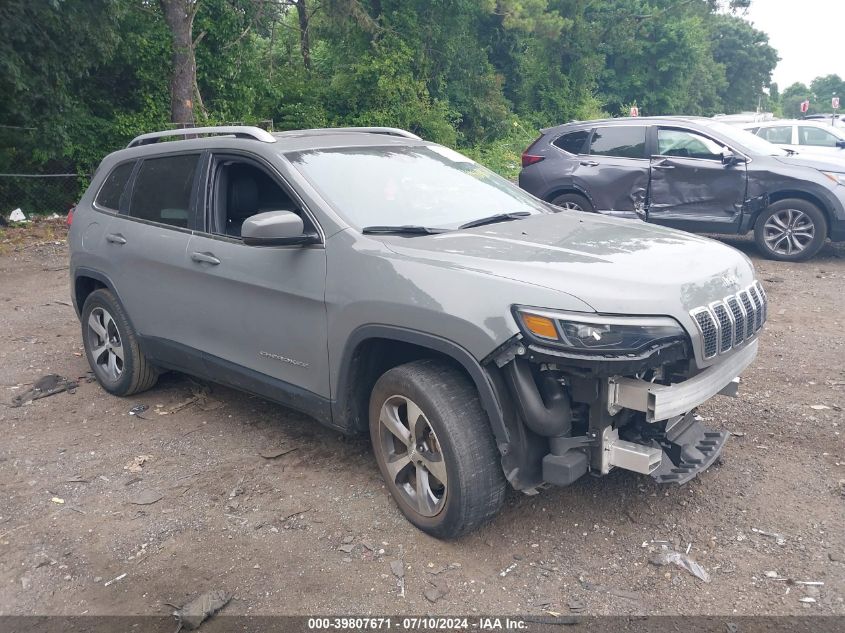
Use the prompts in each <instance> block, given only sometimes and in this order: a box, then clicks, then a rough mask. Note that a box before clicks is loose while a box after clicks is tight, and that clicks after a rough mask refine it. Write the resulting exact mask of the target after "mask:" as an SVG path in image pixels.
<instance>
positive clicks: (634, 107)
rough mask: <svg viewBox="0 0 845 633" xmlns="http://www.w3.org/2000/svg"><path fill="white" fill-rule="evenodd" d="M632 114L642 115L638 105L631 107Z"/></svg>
mask: <svg viewBox="0 0 845 633" xmlns="http://www.w3.org/2000/svg"><path fill="white" fill-rule="evenodd" d="M631 116H640V109H639V108H638V107H637V106H632V107H631Z"/></svg>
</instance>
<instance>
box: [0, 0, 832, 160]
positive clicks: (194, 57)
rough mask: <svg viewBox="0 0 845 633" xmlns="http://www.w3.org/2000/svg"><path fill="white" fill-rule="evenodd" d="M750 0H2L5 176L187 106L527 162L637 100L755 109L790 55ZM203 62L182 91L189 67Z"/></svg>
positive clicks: (90, 147)
mask: <svg viewBox="0 0 845 633" xmlns="http://www.w3.org/2000/svg"><path fill="white" fill-rule="evenodd" d="M747 4H748V0H733V1H732V2H727V1H721V2H720V1H719V0H602V1H601V2H597V1H596V0H4V1H3V2H2V3H0V93H2V94H3V99H2V100H0V125H2V126H3V127H0V172H8V171H18V172H19V171H24V170H31V171H68V170H70V171H74V172H77V173H80V174H87V173H90V171H91V169H92V168H93V167H94V166H96V164H97V162H98V161H99V159H100V158H101V157H102V156H103V155H104V154H105V153H107V152H108V151H110V150H112V149H114V148H117V147H120V146H121V145H123V144H124V143H125V142H126V140H127V139H128V138H130V137H131V136H132V135H134V134H137V133H140V132H143V131H148V130H151V129H155V128H163V127H166V126H167V125H168V124H170V121H171V119H173V120H176V121H178V122H184V121H185V117H188V118H193V120H194V122H196V123H206V122H209V123H214V122H224V121H225V122H235V121H242V122H262V121H265V122H267V123H268V124H269V123H270V122H272V125H273V126H274V127H275V129H287V128H301V127H309V126H330V125H390V126H397V127H403V128H407V129H410V130H413V131H415V132H417V133H419V134H421V135H422V136H424V137H426V138H430V139H433V140H436V141H440V142H443V143H447V144H450V145H455V146H458V147H461V148H462V149H464V150H465V151H467V152H469V153H471V154H473V155H474V156H476V157H477V158H479V159H481V160H483V161H485V162H487V163H488V164H490V165H491V166H492V167H493V168H495V169H499V170H500V171H503V172H511V173H512V171H513V169H514V167H515V165H516V163H517V161H518V154H519V152H520V151H521V150H522V149H523V148H524V146H525V145H526V144H527V143H528V142H529V141H530V140H531V139H532V138H534V136H535V135H536V130H537V128H538V127H542V126H546V125H551V124H556V123H560V122H563V121H567V120H570V119H583V118H588V117H596V116H600V115H603V114H607V115H611V116H618V115H620V114H626V113H627V112H628V109H629V108H630V106H631V105H634V104H636V105H637V106H639V108H640V112H641V113H642V114H669V113H684V114H704V115H710V114H715V113H717V112H730V111H736V110H741V109H754V108H755V107H756V106H757V105H758V102H760V100H761V99H762V98H763V95H764V92H765V91H766V89H767V88H768V84H769V80H770V76H771V71H772V69H773V68H774V66H775V64H776V63H777V53H776V51H775V50H774V49H773V48H772V47H771V46H769V44H768V38H767V37H766V35H765V34H763V33H761V32H759V31H756V30H755V29H754V28H753V27H751V26H750V25H749V24H748V23H747V22H745V21H744V20H743V19H742V16H741V10H742V7H743V6H747ZM180 20H181V21H182V24H181V26H180V25H179V24H178V23H179V21H180ZM183 27H184V28H183ZM180 29H181V31H180ZM177 31H179V32H178V33H177ZM180 38H181V39H180ZM185 42H187V44H185ZM180 55H181V57H180ZM194 64H195V68H196V79H195V81H194V80H193V79H190V80H189V81H190V82H191V85H185V84H184V83H183V84H182V91H181V92H180V93H179V95H181V96H180V97H179V99H178V103H176V104H174V103H171V93H172V85H171V84H172V82H173V78H174V69H175V70H185V71H186V72H187V71H189V70H192V69H193V67H194ZM836 79H838V78H836ZM817 81H822V80H821V79H820V80H817ZM840 83H841V82H840ZM793 88H795V87H790V89H788V90H787V91H785V92H784V95H783V96H784V99H785V105H784V109H785V110H786V109H789V108H791V104H792V101H789V100H788V99H792V98H793V96H795V95H797V94H798V93H799V92H801V91H800V90H798V89H793ZM812 89H813V90H816V87H815V85H814V86H813V88H812ZM818 89H819V90H822V88H818ZM823 89H824V90H827V89H828V87H827V86H826V85H825V86H824V87H823ZM805 92H806V90H805ZM174 94H175V93H174ZM802 94H803V93H802ZM185 95H187V96H185ZM174 101H177V99H176V97H174ZM177 106H179V108H181V110H179V111H177Z"/></svg>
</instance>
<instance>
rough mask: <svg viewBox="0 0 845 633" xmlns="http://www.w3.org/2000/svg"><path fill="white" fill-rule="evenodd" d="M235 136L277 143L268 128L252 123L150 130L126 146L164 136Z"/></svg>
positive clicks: (149, 142)
mask: <svg viewBox="0 0 845 633" xmlns="http://www.w3.org/2000/svg"><path fill="white" fill-rule="evenodd" d="M199 135H205V136H218V135H219V136H234V137H235V138H251V139H254V140H256V141H261V142H262V143H275V142H276V137H274V136H273V135H272V134H270V132H268V131H267V130H262V129H261V128H260V127H255V126H252V125H221V126H216V127H186V128H178V129H175V130H162V131H161V132H149V133H147V134H141V135H140V136H136V137H135V138H133V139H132V140H131V141H130V142H129V145H127V146H126V147H138V146H140V145H149V144H151V143H158V141H159V140H161V139H163V138H169V137H171V136H180V137H186V136H199Z"/></svg>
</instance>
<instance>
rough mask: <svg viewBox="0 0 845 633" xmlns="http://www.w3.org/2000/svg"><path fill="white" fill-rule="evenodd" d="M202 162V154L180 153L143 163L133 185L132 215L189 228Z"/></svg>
mask: <svg viewBox="0 0 845 633" xmlns="http://www.w3.org/2000/svg"><path fill="white" fill-rule="evenodd" d="M198 162H199V154H180V155H178V156H164V157H162V158H148V159H147V160H145V161H144V162H143V163H141V168H140V169H139V170H138V175H137V176H136V177H135V185H134V186H133V187H132V201H131V202H130V204H129V215H130V216H132V217H133V218H140V219H143V220H150V221H151V222H160V223H161V224H169V225H171V226H179V227H182V228H187V227H188V219H189V214H190V208H191V190H192V189H193V185H194V175H195V174H196V171H197V164H198Z"/></svg>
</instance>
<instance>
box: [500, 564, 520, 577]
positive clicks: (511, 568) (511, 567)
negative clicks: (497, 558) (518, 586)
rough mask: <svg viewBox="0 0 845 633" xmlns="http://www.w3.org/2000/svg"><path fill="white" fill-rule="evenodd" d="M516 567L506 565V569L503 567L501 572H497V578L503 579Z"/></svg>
mask: <svg viewBox="0 0 845 633" xmlns="http://www.w3.org/2000/svg"><path fill="white" fill-rule="evenodd" d="M516 565H517V564H516V563H511V564H510V565H508V566H507V567H505V568H504V569H503V570H502V571H500V572H499V576H501V577H502V578H504V577H505V576H507V575H508V574H509V573H511V572H512V571H513V570H514V569H516Z"/></svg>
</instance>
